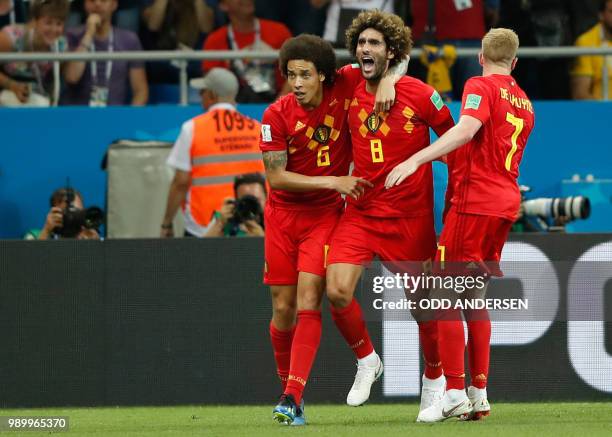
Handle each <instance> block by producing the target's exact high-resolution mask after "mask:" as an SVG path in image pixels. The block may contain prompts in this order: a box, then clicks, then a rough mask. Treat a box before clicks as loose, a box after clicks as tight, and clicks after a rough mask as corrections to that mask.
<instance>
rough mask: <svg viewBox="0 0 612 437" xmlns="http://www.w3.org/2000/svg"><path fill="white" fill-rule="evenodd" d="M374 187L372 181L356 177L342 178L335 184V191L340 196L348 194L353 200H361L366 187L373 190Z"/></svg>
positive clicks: (337, 179)
mask: <svg viewBox="0 0 612 437" xmlns="http://www.w3.org/2000/svg"><path fill="white" fill-rule="evenodd" d="M373 186H374V185H372V183H371V182H370V181H367V180H365V179H362V178H358V177H355V176H340V177H337V178H336V180H335V183H334V189H335V190H336V191H337V192H338V193H340V194H346V195H347V196H351V197H352V198H353V199H357V198H359V196H361V195H362V194H363V193H364V192H365V188H366V187H370V188H372V187H373Z"/></svg>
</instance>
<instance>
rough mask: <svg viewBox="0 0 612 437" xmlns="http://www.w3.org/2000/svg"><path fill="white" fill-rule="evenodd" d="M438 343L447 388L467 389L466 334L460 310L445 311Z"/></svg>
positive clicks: (439, 321) (439, 323)
mask: <svg viewBox="0 0 612 437" xmlns="http://www.w3.org/2000/svg"><path fill="white" fill-rule="evenodd" d="M438 345H439V346H438V347H439V351H440V357H441V358H442V368H443V369H444V376H446V389H447V390H450V389H457V390H463V389H465V363H464V357H463V355H464V354H465V336H464V334H463V322H462V321H461V312H460V311H455V310H450V311H445V314H444V317H443V320H438Z"/></svg>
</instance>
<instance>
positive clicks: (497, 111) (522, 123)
mask: <svg viewBox="0 0 612 437" xmlns="http://www.w3.org/2000/svg"><path fill="white" fill-rule="evenodd" d="M461 115H470V116H472V117H474V118H477V119H478V120H480V121H481V122H482V127H481V128H480V130H479V131H478V133H476V135H475V136H474V138H473V139H472V141H470V142H469V143H467V144H465V145H464V146H462V147H460V148H459V149H457V150H455V151H454V152H452V153H451V154H450V156H449V157H448V167H449V174H450V177H449V190H451V191H450V193H449V195H447V198H450V201H451V203H452V204H453V205H455V206H456V208H457V211H459V212H464V213H470V214H482V215H492V216H497V217H503V218H506V219H508V220H516V218H517V213H518V210H519V206H520V201H521V195H520V192H519V188H518V184H517V182H516V180H517V178H518V175H519V171H518V167H519V163H520V162H521V158H522V157H523V151H524V149H525V145H526V144H527V138H528V137H529V134H530V133H531V130H532V129H533V125H534V114H533V107H532V105H531V102H530V101H529V99H528V98H527V95H526V94H525V92H524V91H523V90H522V89H521V88H520V87H519V86H518V84H517V83H516V81H515V80H514V78H513V77H512V76H509V75H501V74H493V75H490V76H486V77H473V78H471V79H470V80H468V81H467V82H466V84H465V88H464V91H463V99H462V103H461Z"/></svg>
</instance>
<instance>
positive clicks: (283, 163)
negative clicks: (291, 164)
mask: <svg viewBox="0 0 612 437" xmlns="http://www.w3.org/2000/svg"><path fill="white" fill-rule="evenodd" d="M263 162H264V167H265V168H266V172H269V171H271V172H274V171H278V170H284V169H285V168H286V167H287V151H286V150H281V151H273V152H263Z"/></svg>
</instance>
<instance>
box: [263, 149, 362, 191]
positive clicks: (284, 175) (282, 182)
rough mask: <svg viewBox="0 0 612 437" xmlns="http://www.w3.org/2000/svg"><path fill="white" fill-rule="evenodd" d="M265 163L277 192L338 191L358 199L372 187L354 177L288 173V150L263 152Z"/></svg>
mask: <svg viewBox="0 0 612 437" xmlns="http://www.w3.org/2000/svg"><path fill="white" fill-rule="evenodd" d="M263 161H264V166H265V168H266V177H267V178H268V182H269V183H270V186H271V187H272V188H273V189H275V190H284V191H296V192H303V191H313V190H336V191H338V192H339V193H341V194H346V195H348V196H351V197H353V198H355V199H356V198H358V197H359V196H360V195H362V194H363V193H364V191H365V188H366V187H372V184H371V183H370V182H368V181H366V180H364V179H361V178H357V177H354V176H341V177H336V176H306V175H303V174H300V173H295V172H292V171H287V170H286V168H287V151H286V150H283V151H273V152H263Z"/></svg>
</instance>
